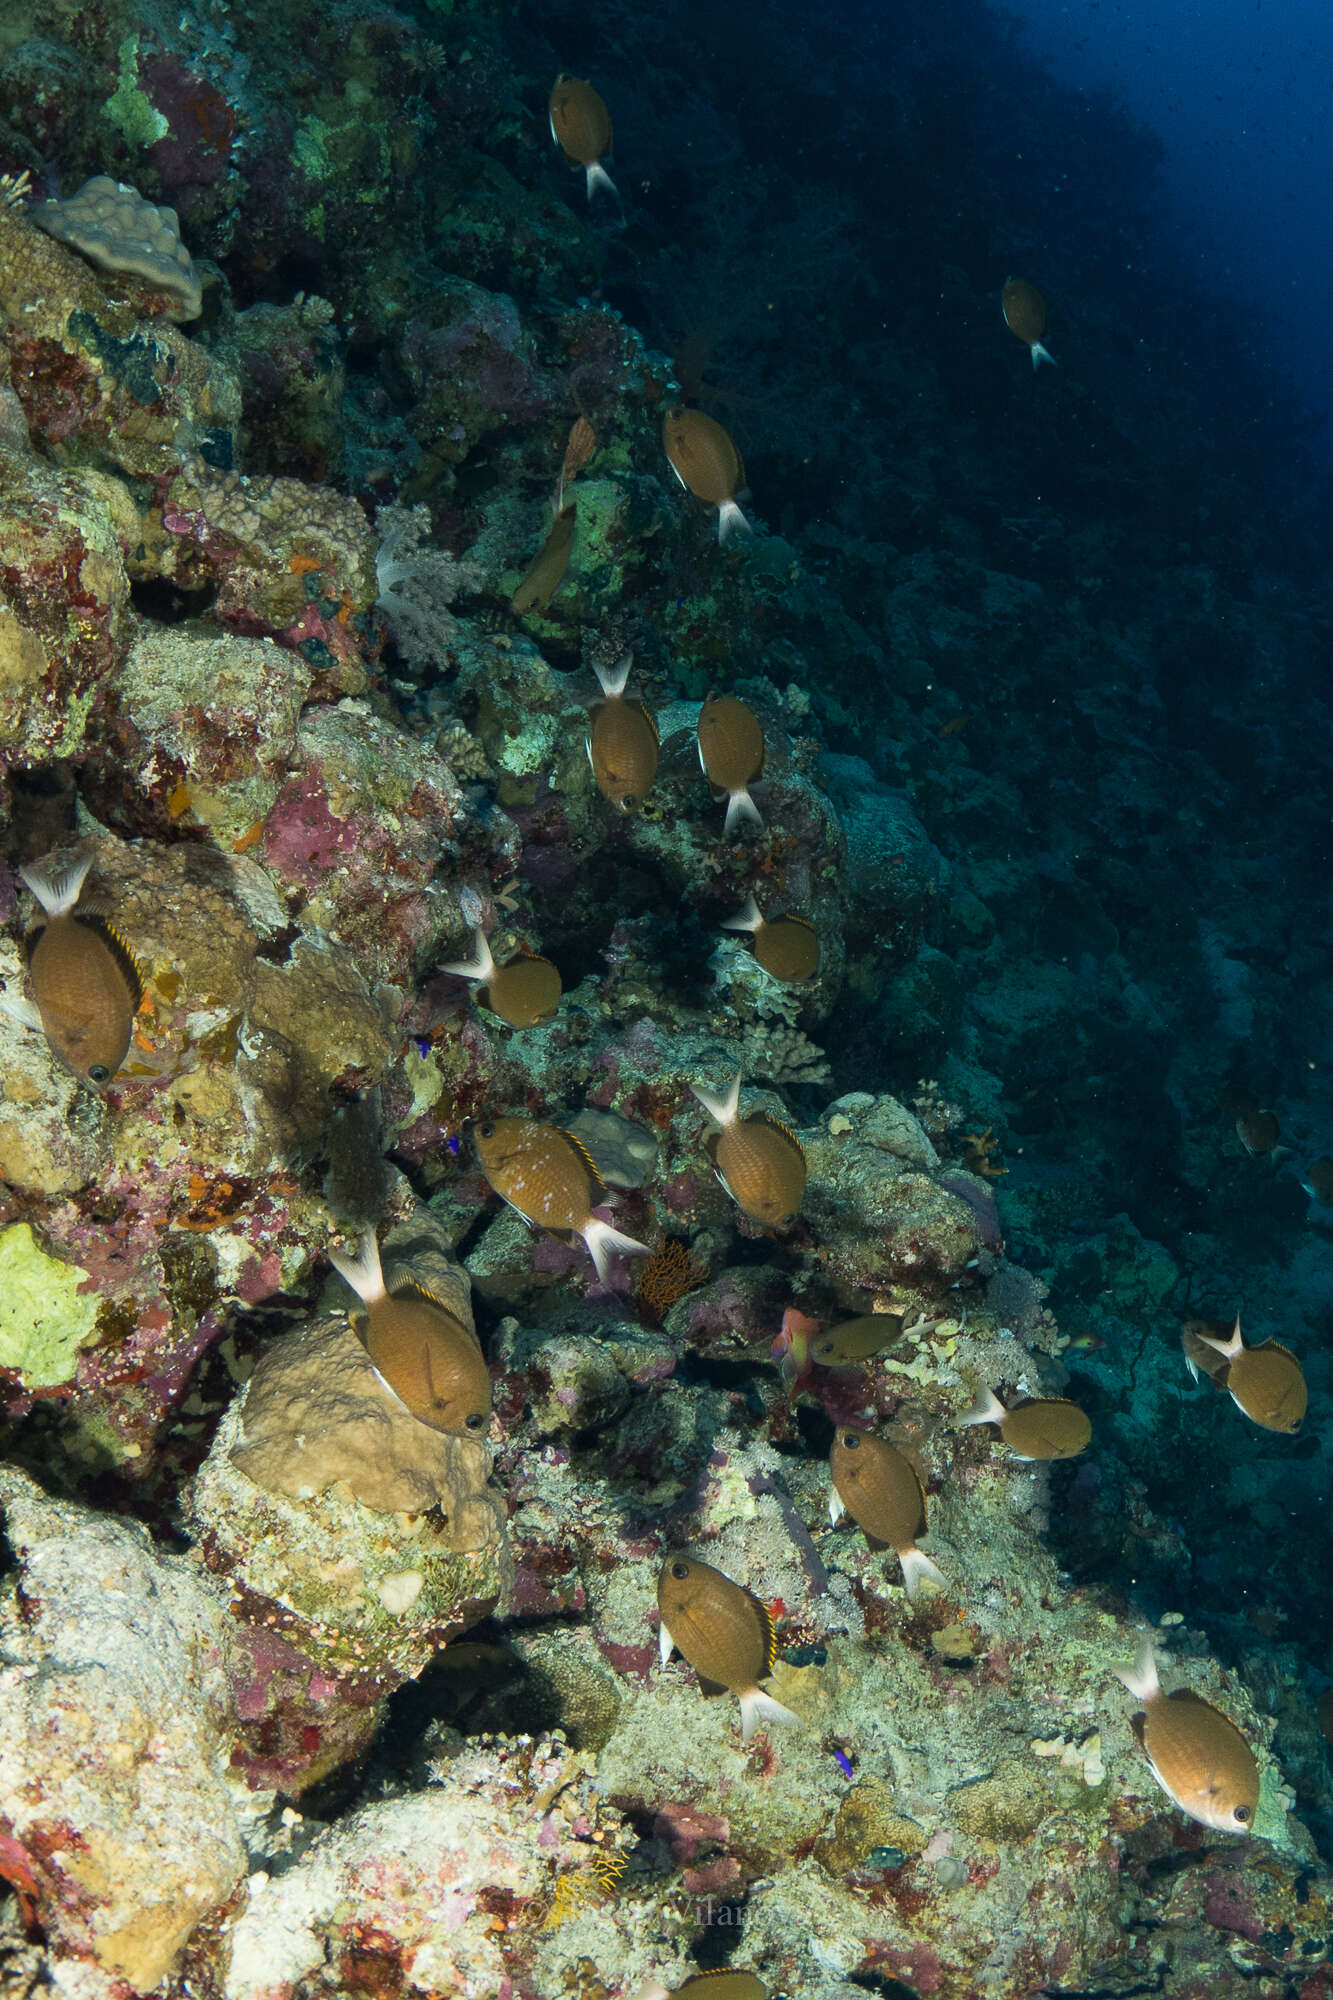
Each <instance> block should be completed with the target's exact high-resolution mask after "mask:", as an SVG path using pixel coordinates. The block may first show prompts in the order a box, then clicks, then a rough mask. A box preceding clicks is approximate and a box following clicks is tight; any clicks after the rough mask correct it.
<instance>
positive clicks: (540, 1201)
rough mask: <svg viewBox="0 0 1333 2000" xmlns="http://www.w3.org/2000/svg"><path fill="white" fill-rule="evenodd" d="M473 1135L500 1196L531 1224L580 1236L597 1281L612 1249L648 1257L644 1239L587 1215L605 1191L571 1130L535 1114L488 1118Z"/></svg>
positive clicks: (606, 1268) (624, 1254)
mask: <svg viewBox="0 0 1333 2000" xmlns="http://www.w3.org/2000/svg"><path fill="white" fill-rule="evenodd" d="M474 1137H475V1141H476V1147H477V1157H478V1159H479V1160H480V1161H481V1168H482V1172H483V1173H484V1174H485V1176H486V1178H487V1180H488V1181H489V1182H490V1184H491V1186H492V1187H493V1188H494V1189H495V1192H496V1193H497V1194H498V1195H499V1196H500V1198H501V1199H502V1200H503V1201H507V1202H508V1203H509V1206H510V1207H511V1208H513V1209H517V1211H518V1213H519V1214H520V1215H521V1216H522V1217H523V1220H524V1221H525V1222H530V1223H532V1224H533V1225H534V1226H535V1227H539V1228H542V1229H551V1230H554V1231H556V1232H557V1233H567V1234H569V1235H571V1236H581V1237H582V1238H583V1240H584V1242H585V1243H586V1244H587V1246H588V1254H589V1255H590V1256H591V1258H592V1261H593V1263H594V1264H595V1265H596V1267H597V1276H598V1278H599V1279H600V1280H601V1282H602V1283H603V1284H606V1283H607V1281H608V1279H609V1277H610V1272H611V1255H612V1252H616V1251H618V1252H619V1254H620V1255H621V1256H622V1257H646V1256H647V1255H648V1246H647V1244H646V1243H638V1242H636V1241H635V1239H634V1238H633V1237H632V1236H625V1235H622V1234H621V1232H620V1230H618V1229H613V1228H612V1227H611V1224H610V1223H609V1222H603V1221H602V1219H601V1217H600V1216H596V1215H594V1214H593V1209H594V1208H595V1207H596V1206H597V1205H598V1203H599V1202H601V1201H604V1200H605V1198H606V1189H605V1187H604V1186H603V1184H602V1177H601V1175H600V1174H599V1173H598V1171H597V1169H596V1167H595V1166H594V1165H593V1162H592V1155H591V1154H590V1153H589V1151H588V1149H587V1147H586V1146H585V1145H584V1144H583V1143H582V1141H581V1140H579V1139H576V1138H575V1137H574V1135H573V1133H572V1132H566V1131H564V1130H562V1128H561V1127H560V1126H559V1125H546V1124H543V1123H542V1121H541V1120H540V1119H537V1118H491V1119H488V1120H487V1121H486V1122H485V1123H484V1124H481V1125H478V1126H477V1128H476V1132H475V1135H474Z"/></svg>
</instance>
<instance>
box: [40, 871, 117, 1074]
mask: <svg viewBox="0 0 1333 2000" xmlns="http://www.w3.org/2000/svg"><path fill="white" fill-rule="evenodd" d="M91 867H92V860H91V858H89V859H88V860H86V861H80V862H78V863H77V864H76V865H75V866H74V867H73V868H70V869H67V870H65V871H64V872H63V873H62V872H49V873H48V872H47V871H45V870H43V869H38V868H24V869H21V870H20V871H19V872H20V874H21V875H22V877H23V880H24V881H25V882H26V883H27V885H28V887H29V888H30V889H31V891H32V893H33V895H34V896H35V897H36V898H37V901H38V903H39V904H40V905H41V909H42V913H43V916H44V918H45V922H42V923H38V924H35V925H34V927H33V928H32V930H30V931H29V933H28V936H27V938H26V940H25V949H26V952H27V958H28V986H29V990H30V992H31V995H32V999H31V1002H30V1004H29V1006H27V1007H21V1008H20V1009H19V1011H20V1013H21V1014H22V1017H23V1018H24V1019H25V1020H27V1021H28V1022H29V1023H30V1025H31V1026H33V1027H40V1028H41V1029H42V1031H43V1033H44V1034H45V1036H46V1039H47V1042H48V1043H49V1044H50V1047H51V1049H52V1051H53V1052H54V1053H55V1054H56V1055H57V1056H59V1057H60V1059H61V1061H62V1062H64V1063H66V1064H67V1065H68V1067H69V1068H70V1069H72V1070H73V1072H74V1074H75V1075H76V1076H77V1077H80V1078H81V1079H82V1080H83V1082H85V1083H91V1084H94V1085H96V1086H97V1087H99V1088H100V1087H101V1086H102V1085H103V1084H107V1083H110V1081H111V1079H112V1077H113V1076H114V1075H115V1073H116V1071H117V1070H118V1069H119V1068H120V1066H121V1064H122V1063H123V1062H124V1060H125V1057H126V1055H127V1054H128V1053H129V1046H130V1037H131V1035H132V1034H133V1033H134V1016H135V1014H136V1012H137V1011H138V1007H139V1002H140V1001H141V1000H142V999H143V993H144V978H143V972H142V969H141V967H140V965H139V962H138V960H137V959H136V958H135V956H134V953H133V952H132V951H131V950H130V947H129V945H128V944H127V943H126V942H125V939H124V938H123V937H122V936H121V934H120V932H119V930H118V929H117V928H116V926H115V924H114V923H113V922H112V921H111V919H110V918H109V917H107V916H105V915H103V914H102V913H101V912H100V911H99V910H97V909H96V908H94V907H89V906H85V907H84V908H83V909H79V908H78V907H77V906H78V902H79V897H80V894H81V892H82V889H83V885H84V882H85V880H86V879H87V875H88V871H89V869H90V868H91Z"/></svg>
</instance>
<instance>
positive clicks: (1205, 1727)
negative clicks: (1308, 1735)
mask: <svg viewBox="0 0 1333 2000" xmlns="http://www.w3.org/2000/svg"><path fill="white" fill-rule="evenodd" d="M1112 1671H1113V1672H1114V1674H1115V1677H1116V1679H1117V1680H1118V1681H1122V1682H1123V1683H1124V1685H1125V1686H1126V1687H1127V1688H1128V1689H1129V1691H1130V1693H1131V1694H1132V1695H1133V1696H1134V1698H1135V1700H1136V1701H1141V1702H1142V1703H1143V1708H1142V1711H1141V1713H1140V1714H1138V1715H1136V1716H1135V1717H1134V1734H1135V1736H1136V1737H1137V1738H1138V1741H1139V1744H1140V1746H1141V1748H1142V1749H1143V1752H1144V1754H1145V1756H1146V1757H1147V1759H1148V1762H1149V1764H1150V1765H1151V1766H1152V1774H1153V1776H1154V1778H1156V1780H1157V1782H1158V1784H1159V1785H1160V1786H1161V1788H1162V1790H1163V1791H1164V1792H1165V1793H1166V1794H1167V1796H1168V1797H1169V1798H1170V1799H1171V1800H1172V1801H1173V1802H1174V1803H1175V1804H1176V1805H1178V1806H1179V1807H1180V1810H1181V1811H1182V1812H1183V1813H1188V1814H1189V1816H1190V1818H1191V1819H1196V1820H1198V1822H1199V1824H1200V1825H1201V1826H1211V1827H1213V1828H1215V1829H1216V1831H1217V1832H1219V1833H1249V1832H1251V1830H1252V1829H1253V1826H1254V1813H1255V1808H1256V1806H1257V1805H1258V1803H1259V1766H1258V1764H1257V1763H1256V1762H1255V1759H1254V1752H1253V1751H1252V1750H1251V1748H1250V1746H1249V1744H1248V1743H1247V1742H1246V1741H1245V1738H1244V1737H1243V1736H1242V1735H1241V1733H1240V1731H1239V1729H1237V1727H1236V1725H1235V1723H1234V1722H1232V1721H1231V1720H1230V1718H1229V1717H1228V1716H1225V1715H1223V1713H1222V1711H1221V1709H1218V1708H1214V1707H1213V1705H1212V1703H1211V1702H1207V1701H1204V1700H1202V1699H1201V1697H1200V1696H1199V1695H1197V1694H1193V1693H1191V1691H1190V1690H1189V1688H1177V1689H1176V1691H1175V1693H1174V1694H1169V1695H1168V1694H1165V1693H1164V1692H1163V1690H1162V1684H1161V1682H1160V1680H1159V1679H1158V1678H1157V1662H1156V1660H1155V1659H1154V1658H1153V1649H1152V1641H1151V1640H1150V1639H1145V1640H1144V1642H1143V1645H1142V1647H1141V1649H1140V1651H1139V1657H1138V1659H1137V1660H1136V1661H1135V1663H1134V1665H1133V1666H1132V1667H1115V1668H1113V1670H1112Z"/></svg>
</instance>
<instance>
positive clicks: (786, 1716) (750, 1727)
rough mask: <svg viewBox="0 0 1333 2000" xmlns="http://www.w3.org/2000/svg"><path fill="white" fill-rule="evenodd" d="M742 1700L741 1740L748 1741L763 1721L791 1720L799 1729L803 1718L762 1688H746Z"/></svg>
mask: <svg viewBox="0 0 1333 2000" xmlns="http://www.w3.org/2000/svg"><path fill="white" fill-rule="evenodd" d="M740 1702H741V1742H742V1743H748V1742H749V1740H750V1738H751V1737H752V1736H753V1735H754V1732H755V1730H756V1729H757V1728H758V1727H759V1724H760V1723H761V1722H791V1723H795V1725H796V1727H797V1728H798V1729H799V1728H800V1726H801V1718H800V1716H799V1715H794V1714H793V1713H792V1711H791V1709H789V1708H784V1707H783V1706H782V1703H781V1702H780V1701H774V1699H773V1697H772V1695H771V1694H765V1693H764V1692H763V1690H762V1688H746V1690H745V1692H744V1694H743V1695H742V1696H741V1698H740Z"/></svg>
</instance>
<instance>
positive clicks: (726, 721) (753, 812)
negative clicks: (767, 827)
mask: <svg viewBox="0 0 1333 2000" xmlns="http://www.w3.org/2000/svg"><path fill="white" fill-rule="evenodd" d="M695 733H696V735H697V737H698V741H699V767H700V769H701V770H702V772H703V774H704V776H705V777H706V778H707V780H708V782H709V784H710V785H711V786H712V788H713V795H714V797H715V798H722V797H725V798H726V801H727V817H726V819H725V821H724V822H723V827H722V831H723V832H724V833H730V832H731V831H732V829H733V827H734V826H735V825H736V824H737V822H738V821H739V820H743V819H748V820H753V822H754V824H755V825H756V826H762V825H763V823H764V822H763V820H762V819H761V818H760V817H759V808H758V806H757V805H756V804H755V802H754V800H753V799H752V798H751V797H750V787H751V785H752V784H754V782H755V780H756V779H758V778H760V777H762V776H763V771H764V760H765V758H766V756H767V754H768V746H767V744H766V743H765V742H764V725H763V723H762V722H760V720H759V717H758V716H757V715H756V714H755V712H754V710H753V709H752V708H747V707H746V705H745V703H744V702H743V701H737V699H736V697H735V695H731V694H710V695H708V696H707V697H706V699H705V701H704V703H703V706H702V707H701V708H700V710H699V721H698V723H697V725H696V730H695Z"/></svg>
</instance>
